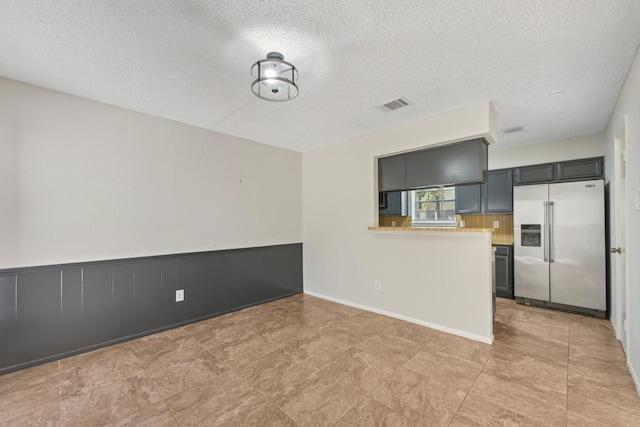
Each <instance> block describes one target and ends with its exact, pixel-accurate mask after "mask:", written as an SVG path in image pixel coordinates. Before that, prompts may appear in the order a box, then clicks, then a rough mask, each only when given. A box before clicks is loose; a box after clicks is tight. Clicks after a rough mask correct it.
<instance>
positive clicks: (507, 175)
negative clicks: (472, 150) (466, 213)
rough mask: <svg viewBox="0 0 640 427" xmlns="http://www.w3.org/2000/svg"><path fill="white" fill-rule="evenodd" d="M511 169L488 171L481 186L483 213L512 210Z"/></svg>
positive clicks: (508, 211) (509, 211)
mask: <svg viewBox="0 0 640 427" xmlns="http://www.w3.org/2000/svg"><path fill="white" fill-rule="evenodd" d="M512 176H513V175H512V171H511V169H501V170H494V171H489V173H488V174H487V183H486V184H485V185H483V186H482V190H483V199H484V212H485V213H511V212H513V178H512Z"/></svg>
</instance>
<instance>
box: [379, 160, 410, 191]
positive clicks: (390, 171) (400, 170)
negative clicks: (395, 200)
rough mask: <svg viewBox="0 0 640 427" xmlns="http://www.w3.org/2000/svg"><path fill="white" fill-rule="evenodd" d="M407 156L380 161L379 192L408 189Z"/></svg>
mask: <svg viewBox="0 0 640 427" xmlns="http://www.w3.org/2000/svg"><path fill="white" fill-rule="evenodd" d="M406 159H407V156H406V154H398V155H397V156H390V157H381V158H379V159H378V191H393V190H403V189H405V188H406Z"/></svg>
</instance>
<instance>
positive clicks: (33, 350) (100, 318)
mask: <svg viewBox="0 0 640 427" xmlns="http://www.w3.org/2000/svg"><path fill="white" fill-rule="evenodd" d="M178 289H184V293H185V299H184V301H183V302H175V294H176V290H178ZM300 292H302V243H298V244H290V245H278V246H266V247H258V248H246V249H234V250H225V251H213V252H199V253H190V254H178V255H166V256H157V257H147V258H133V259H125V260H113V261H98V262H87V263H77V264H65V265H56V266H45V267H28V268H18V269H7V270H0V374H5V373H8V372H12V371H15V370H18V369H23V368H26V367H29V366H33V365H36V364H39V363H44V362H47V361H51V360H55V359H59V358H62V357H66V356H70V355H73V354H77V353H81V352H84V351H88V350H92V349H95V348H98V347H102V346H105V345H108V344H113V343H117V342H122V341H126V340H129V339H131V338H135V337H139V336H143V335H148V334H150V333H154V332H158V331H161V330H164V329H170V328H172V327H176V326H179V325H183V324H187V323H191V322H194V321H196V320H201V319H204V318H208V317H213V316H216V315H220V314H223V313H227V312H230V311H234V310H238V309H241V308H244V307H249V306H252V305H256V304H260V303H264V302H267V301H271V300H275V299H278V298H283V297H286V296H290V295H294V294H297V293H300Z"/></svg>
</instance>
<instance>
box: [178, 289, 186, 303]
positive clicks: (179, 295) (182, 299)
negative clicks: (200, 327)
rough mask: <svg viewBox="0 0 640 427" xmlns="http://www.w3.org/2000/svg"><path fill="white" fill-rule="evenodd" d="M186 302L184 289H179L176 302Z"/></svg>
mask: <svg viewBox="0 0 640 427" xmlns="http://www.w3.org/2000/svg"><path fill="white" fill-rule="evenodd" d="M180 301H184V289H178V290H177V291H176V302H180Z"/></svg>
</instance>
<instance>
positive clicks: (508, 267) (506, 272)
mask: <svg viewBox="0 0 640 427" xmlns="http://www.w3.org/2000/svg"><path fill="white" fill-rule="evenodd" d="M494 247H495V248H496V264H495V268H496V296H499V297H503V298H512V299H513V246H507V245H494Z"/></svg>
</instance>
